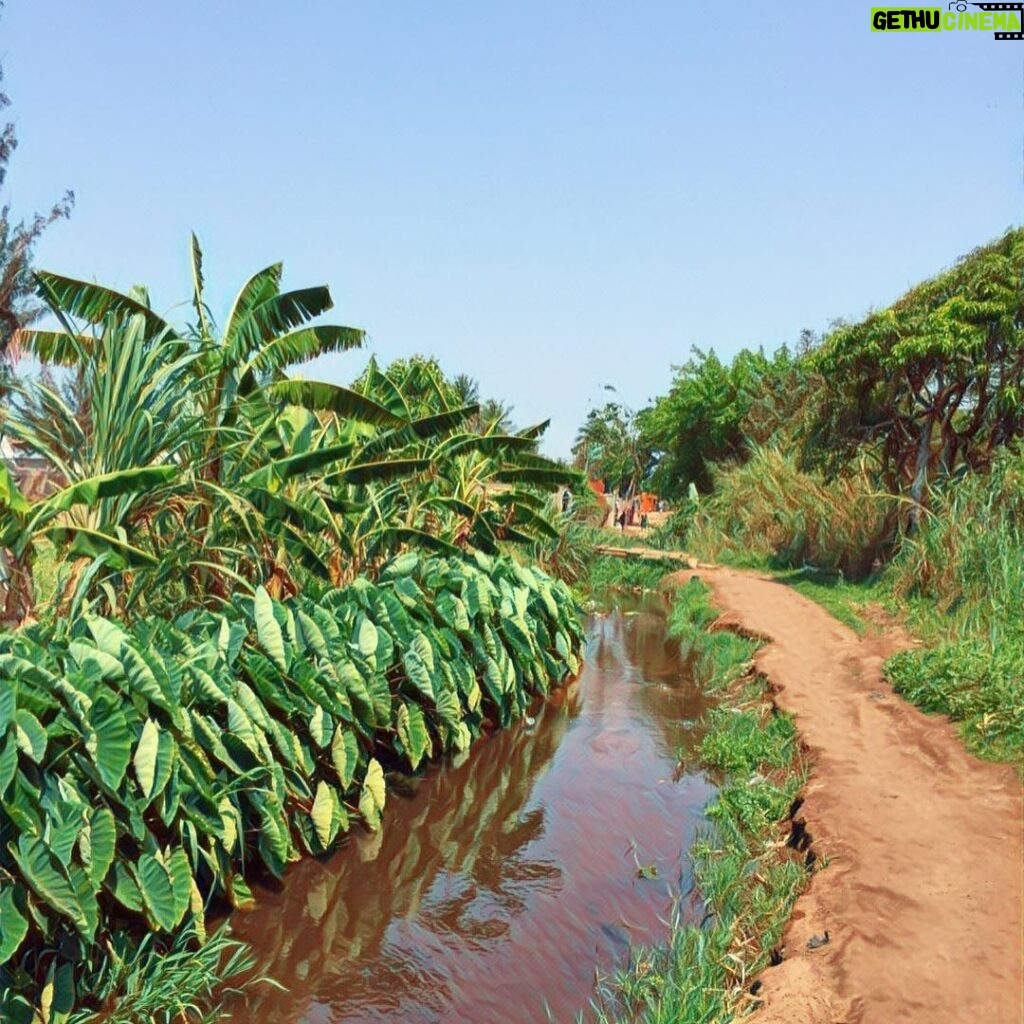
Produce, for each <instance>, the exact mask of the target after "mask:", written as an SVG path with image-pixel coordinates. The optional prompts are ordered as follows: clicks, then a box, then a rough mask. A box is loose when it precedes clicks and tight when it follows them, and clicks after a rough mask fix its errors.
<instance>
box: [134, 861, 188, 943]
mask: <svg viewBox="0 0 1024 1024" xmlns="http://www.w3.org/2000/svg"><path fill="white" fill-rule="evenodd" d="M135 871H136V879H137V880H138V883H139V891H140V892H141V894H142V902H143V904H144V905H145V907H146V911H147V913H148V916H149V917H150V919H151V921H152V923H153V924H154V925H155V926H156V927H157V928H158V929H159V930H160V931H164V932H169V931H170V930H171V929H172V928H174V927H175V925H177V924H178V922H179V921H180V920H181V917H182V914H183V913H184V912H182V914H179V913H177V906H176V901H175V893H174V886H173V884H172V881H171V874H170V872H169V871H168V869H167V867H166V866H165V865H164V864H163V863H162V862H161V861H160V860H159V859H158V858H157V857H155V856H153V854H150V853H142V854H140V855H139V862H138V865H137V866H136V869H135ZM187 903H188V896H187V892H186V906H187Z"/></svg>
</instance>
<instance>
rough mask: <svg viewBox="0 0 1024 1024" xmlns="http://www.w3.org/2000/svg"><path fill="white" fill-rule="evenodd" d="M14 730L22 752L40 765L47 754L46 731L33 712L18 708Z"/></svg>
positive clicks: (15, 714)
mask: <svg viewBox="0 0 1024 1024" xmlns="http://www.w3.org/2000/svg"><path fill="white" fill-rule="evenodd" d="M14 730H15V732H14V734H15V736H16V737H17V740H18V746H19V747H20V748H21V752H22V753H23V754H24V755H25V756H26V757H30V758H31V759H32V760H33V761H35V763H36V764H39V763H40V761H42V759H43V756H44V755H45V754H46V730H45V729H44V728H43V727H42V725H41V724H40V722H39V719H38V718H36V716H35V715H33V714H32V712H31V711H26V710H25V708H18V710H17V711H16V712H15V713H14Z"/></svg>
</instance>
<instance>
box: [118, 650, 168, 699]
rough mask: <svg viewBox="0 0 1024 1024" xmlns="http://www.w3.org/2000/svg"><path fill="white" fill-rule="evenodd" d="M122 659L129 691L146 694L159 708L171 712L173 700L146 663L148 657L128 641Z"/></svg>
mask: <svg viewBox="0 0 1024 1024" xmlns="http://www.w3.org/2000/svg"><path fill="white" fill-rule="evenodd" d="M121 660H122V662H123V663H124V671H125V676H126V677H127V679H126V681H127V683H128V687H127V689H128V691H129V692H130V693H136V692H138V693H141V694H144V695H145V696H146V698H147V699H148V700H150V701H152V702H153V703H154V704H155V705H156V706H157V707H158V708H161V709H162V710H164V711H167V712H170V711H171V702H170V701H169V700H168V698H167V695H166V694H165V693H164V691H163V689H162V687H161V686H160V683H159V682H158V681H157V678H156V676H155V675H154V674H153V670H152V668H150V667H149V665H148V664H147V663H146V659H145V658H143V656H142V655H141V654H140V653H139V652H138V651H137V650H135V648H134V647H132V646H131V645H130V644H127V643H126V644H125V645H124V648H123V649H122V651H121Z"/></svg>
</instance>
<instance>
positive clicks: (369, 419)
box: [0, 238, 581, 1024]
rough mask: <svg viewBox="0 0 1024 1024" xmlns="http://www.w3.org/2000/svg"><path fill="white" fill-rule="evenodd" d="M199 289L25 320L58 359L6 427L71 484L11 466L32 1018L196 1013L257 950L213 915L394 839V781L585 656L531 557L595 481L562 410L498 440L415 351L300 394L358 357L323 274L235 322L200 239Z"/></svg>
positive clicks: (21, 917)
mask: <svg viewBox="0 0 1024 1024" xmlns="http://www.w3.org/2000/svg"><path fill="white" fill-rule="evenodd" d="M192 274H193V280H194V285H195V287H194V294H193V312H194V314H195V322H194V324H193V325H191V326H187V327H178V326H175V325H173V324H171V323H169V322H167V321H166V320H164V319H163V318H162V317H159V316H158V315H156V314H155V313H154V312H153V311H152V309H151V308H150V305H149V301H148V296H147V295H146V293H145V291H144V290H142V289H137V290H135V291H133V292H132V293H131V294H128V295H125V294H121V293H118V292H115V291H112V290H110V289H107V288H103V287H101V286H98V285H93V284H88V283H85V282H81V281H74V280H70V279H67V278H63V277H60V276H59V275H55V274H40V275H39V276H38V282H39V291H40V296H41V297H42V299H43V300H44V301H46V302H47V303H48V305H49V307H50V309H51V312H52V313H53V315H54V317H55V318H56V319H57V321H58V324H59V325H60V328H61V329H59V330H34V329H23V330H22V331H21V333H20V334H19V339H18V340H19V343H20V345H21V346H22V347H23V348H25V349H27V350H28V351H31V352H32V353H34V354H35V355H36V356H37V357H38V358H39V359H41V360H42V361H43V362H44V364H46V366H47V367H48V369H47V372H46V373H45V374H44V375H41V376H39V377H36V378H31V379H18V380H15V382H14V383H13V384H12V387H11V395H12V397H13V401H12V402H11V404H10V405H9V406H8V407H7V408H6V409H4V410H3V413H2V417H0V429H2V430H3V431H4V432H5V433H6V435H7V436H8V437H9V438H11V439H13V440H14V441H16V442H17V444H18V445H19V446H20V447H21V449H22V450H23V451H26V452H29V453H31V454H33V455H35V456H36V457H37V458H41V459H42V460H44V462H45V463H46V465H47V466H48V467H49V471H50V480H51V489H50V493H48V494H46V495H44V496H42V497H37V498H35V499H34V500H29V499H27V498H26V497H25V496H24V495H22V494H21V492H20V490H19V489H18V487H17V485H16V483H15V481H14V479H13V477H12V476H11V475H10V474H9V473H8V472H7V470H6V468H0V554H2V559H3V569H4V574H3V588H2V589H3V594H4V598H5V617H6V619H7V621H8V622H9V623H10V624H11V625H12V626H13V627H15V628H12V629H11V630H10V631H8V632H2V633H0V813H2V814H3V815H4V817H5V820H7V821H9V822H10V823H11V826H12V827H10V828H7V829H5V832H4V836H3V844H2V846H0V913H2V918H3V925H2V928H0V932H2V937H0V1016H3V1018H4V1020H10V1021H12V1024H17V1022H21V1021H24V1022H26V1024H28V1022H29V1021H36V1020H41V1021H42V1022H43V1024H60V1022H66V1021H68V1020H72V1019H73V1020H75V1021H76V1022H77V1021H82V1020H85V1019H87V1018H88V1017H89V1015H90V1014H92V1013H100V1014H102V1013H105V1012H107V1010H109V1008H110V1006H111V1005H114V1004H118V1005H122V1006H127V1007H134V1008H135V1010H134V1011H133V1012H138V1013H140V1014H141V1013H145V1014H149V1015H154V1014H155V1015H157V1016H158V1017H160V1015H162V1018H163V1019H167V1020H170V1019H171V1018H172V1016H173V1015H174V1014H175V1013H178V1012H180V1011H182V1010H183V1009H184V1004H183V1003H182V1002H181V1000H182V999H184V1000H186V1001H200V1002H201V1001H202V1000H203V999H205V998H206V997H208V995H209V992H210V989H211V987H212V985H213V984H214V982H215V980H216V978H217V977H218V972H220V971H223V972H226V975H227V976H230V975H231V974H233V973H236V972H237V970H238V969H240V967H241V966H242V964H243V962H244V953H243V952H242V951H241V950H239V949H238V947H237V944H236V943H232V942H231V940H229V939H227V938H225V937H224V936H223V935H222V934H218V936H216V937H212V938H211V937H207V935H206V927H205V918H206V914H207V911H208V909H209V908H210V906H211V905H216V904H219V905H235V906H240V905H244V904H245V903H247V902H249V901H250V900H251V898H252V897H251V892H250V890H249V887H248V885H247V882H246V878H247V875H248V876H249V877H251V876H252V873H253V872H258V873H269V874H270V875H274V876H280V875H282V874H283V872H284V871H285V868H286V866H287V864H288V863H289V862H290V861H292V860H295V859H296V858H297V857H299V856H301V855H302V854H306V853H312V854H322V853H324V852H326V851H327V850H329V849H331V848H332V847H333V846H334V845H335V844H336V843H337V841H338V840H339V837H340V836H342V835H343V834H344V832H345V831H346V830H347V829H348V827H349V823H350V821H352V820H354V819H355V818H356V817H358V818H359V819H361V820H362V822H363V823H364V824H365V825H366V826H368V827H370V828H374V829H375V828H377V827H378V826H379V824H380V819H381V813H382V811H383V808H384V803H385V799H386V786H385V773H386V771H388V770H389V769H392V768H394V769H398V770H400V771H406V772H408V771H415V770H416V769H417V768H418V767H419V766H420V765H421V764H422V762H423V761H424V760H425V759H426V758H429V757H432V756H436V755H441V754H444V753H446V752H448V751H453V750H454V751H461V750H464V749H465V748H466V747H467V746H468V744H469V743H470V742H471V741H472V739H473V737H474V736H476V735H478V734H479V733H480V732H481V731H482V730H484V729H486V728H492V727H499V726H502V725H505V724H507V723H508V722H509V721H511V720H512V719H513V718H515V717H518V716H521V715H522V714H524V712H525V710H526V707H527V705H528V704H529V702H530V701H531V700H532V699H533V698H534V697H535V696H536V695H540V694H543V693H545V692H547V689H548V688H549V686H550V685H552V684H553V683H556V682H558V681H560V680H561V679H563V678H564V677H565V675H566V674H567V673H575V672H577V671H578V669H579V662H578V657H579V651H580V644H581V632H580V627H579V625H578V622H577V619H576V613H575V605H574V602H573V600H572V596H571V594H570V593H569V591H568V589H567V588H566V587H565V585H564V584H563V583H561V582H557V581H555V580H553V579H551V578H549V577H548V576H546V575H545V574H544V573H543V572H542V571H540V570H539V569H537V568H534V567H532V566H531V565H529V564H528V563H529V555H530V553H531V552H532V553H535V554H543V553H545V552H546V551H548V550H550V549H551V548H552V546H553V545H554V544H555V543H556V542H558V541H559V539H560V536H561V532H560V531H561V528H562V527H563V526H564V525H565V524H564V522H563V521H562V520H561V519H560V518H559V517H558V516H557V514H556V513H555V511H554V508H553V506H552V503H551V500H550V497H549V494H550V491H551V489H552V488H553V486H554V485H556V484H561V483H568V482H570V480H571V481H572V482H573V483H575V482H576V481H575V479H574V478H573V477H572V474H571V473H568V472H567V471H565V470H564V469H563V468H562V467H560V466H559V465H557V464H555V463H552V462H550V461H549V460H546V459H544V458H542V457H541V456H540V455H539V454H538V453H537V438H538V437H539V436H540V434H541V433H542V432H543V430H544V427H545V424H539V425H537V426H536V427H532V428H528V429H525V430H521V431H518V432H516V433H505V432H502V429H501V421H502V420H504V419H506V417H505V415H504V413H502V414H501V415H500V416H495V415H493V414H492V413H491V412H488V413H487V414H486V415H484V414H483V413H482V411H481V408H480V405H479V404H478V403H477V402H475V401H471V402H468V403H467V402H464V401H463V398H464V397H465V395H464V392H465V391H466V390H467V388H466V381H462V382H461V384H460V385H459V386H456V385H455V384H453V383H452V382H450V381H448V380H447V379H446V378H445V377H444V376H443V374H441V373H440V370H439V368H437V366H436V364H434V363H433V362H432V361H430V360H425V359H422V358H420V357H416V358H414V359H412V360H408V361H405V362H403V363H401V364H399V365H397V366H395V367H394V368H388V369H381V368H380V367H379V366H377V364H376V363H374V362H373V361H371V363H370V365H369V367H368V369H367V370H366V372H365V373H364V374H363V375H362V377H361V378H360V379H359V381H357V382H356V383H355V384H354V385H353V387H351V388H345V387H340V386H337V385H332V384H327V383H323V382H314V381H305V380H299V379H295V378H292V377H290V376H288V373H287V372H286V371H287V369H288V368H289V367H290V366H292V365H294V364H296V363H300V362H304V361H307V360H309V359H312V358H314V357H315V356H317V355H320V354H323V353H324V352H328V351H340V350H345V349H349V348H351V347H353V346H356V345H359V344H361V342H362V332H361V331H358V330H355V329H353V328H348V327H335V326H327V325H320V324H315V325H314V324H312V323H311V321H312V320H313V319H314V318H315V317H318V316H319V315H320V314H321V313H323V312H325V311H326V310H328V309H329V308H330V306H331V299H330V294H329V292H328V291H327V289H326V288H322V287H316V288H304V289H298V290H294V291H284V290H282V288H281V280H282V271H281V267H280V265H274V266H271V267H268V268H266V269H265V270H263V271H260V272H259V273H257V274H255V275H254V276H253V277H252V278H250V279H249V280H248V281H247V282H246V283H245V284H244V285H243V287H242V288H241V290H240V292H239V294H238V297H237V298H236V300H235V302H234V304H233V306H232V309H231V312H230V313H229V316H228V318H227V321H226V324H225V326H224V327H223V328H219V327H218V326H217V325H216V324H215V323H214V321H213V318H212V316H211V315H210V312H209V310H208V308H207V305H206V302H205V299H204V291H203V289H204V275H203V264H202V254H201V252H200V250H199V246H198V243H197V242H196V240H195V239H194V238H193V242H192ZM470 390H471V389H470ZM514 548H518V549H519V550H520V551H521V552H522V556H521V560H519V561H517V560H516V559H514V558H512V557H511V554H510V552H511V551H512V550H513V549H514ZM524 562H525V563H526V564H523V563H524ZM43 581H46V582H47V583H50V581H55V583H56V585H55V586H52V587H47V588H46V589H43V588H42V587H40V586H39V584H41V583H43ZM147 935H148V937H147ZM197 947H198V948H197ZM190 950H191V951H192V952H193V953H194V954H195V956H194V957H193V958H192V959H189V955H188V952H189V951H190ZM218 964H219V965H220V966H218ZM172 968H173V969H172ZM169 986H170V987H171V988H173V989H175V990H176V991H177V993H178V994H177V995H174V996H173V997H172V995H171V993H170V990H169ZM179 997H180V998H179ZM157 1010H159V1013H157Z"/></svg>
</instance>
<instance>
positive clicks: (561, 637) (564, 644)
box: [555, 630, 569, 661]
mask: <svg viewBox="0 0 1024 1024" xmlns="http://www.w3.org/2000/svg"><path fill="white" fill-rule="evenodd" d="M555 650H556V651H558V653H559V655H560V656H561V658H562V661H568V660H569V641H568V640H566V638H565V634H564V633H563V632H562V631H561V630H559V631H558V632H557V633H555Z"/></svg>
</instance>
